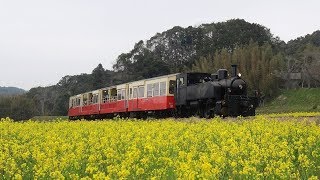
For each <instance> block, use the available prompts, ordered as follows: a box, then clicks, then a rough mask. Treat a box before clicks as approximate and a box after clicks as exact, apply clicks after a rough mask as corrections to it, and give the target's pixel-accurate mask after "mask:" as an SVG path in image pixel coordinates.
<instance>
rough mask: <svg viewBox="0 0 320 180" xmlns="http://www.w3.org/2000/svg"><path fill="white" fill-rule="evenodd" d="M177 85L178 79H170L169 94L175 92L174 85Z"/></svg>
mask: <svg viewBox="0 0 320 180" xmlns="http://www.w3.org/2000/svg"><path fill="white" fill-rule="evenodd" d="M175 86H176V81H174V80H170V81H169V94H174V87H175Z"/></svg>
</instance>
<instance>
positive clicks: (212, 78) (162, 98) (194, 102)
mask: <svg viewBox="0 0 320 180" xmlns="http://www.w3.org/2000/svg"><path fill="white" fill-rule="evenodd" d="M257 102H258V99H257V97H249V96H248V95H247V84H246V82H245V81H244V80H243V79H241V77H240V76H239V75H237V66H236V65H232V72H231V76H230V77H229V76H228V71H227V70H226V69H219V70H218V71H217V74H209V73H178V74H170V75H166V76H160V77H155V78H150V79H144V80H139V81H134V82H129V83H125V84H120V85H116V86H111V87H106V88H102V89H98V90H94V91H90V92H86V93H83V94H78V95H76V96H72V97H70V100H69V112H68V116H69V118H70V119H81V118H85V119H96V118H112V117H114V116H117V115H119V116H121V117H136V118H146V117H148V116H155V117H168V116H174V117H190V116H200V117H204V118H211V117H213V116H214V115H220V116H224V117H225V116H240V115H241V116H254V115H255V109H256V107H257V104H258V103H257Z"/></svg>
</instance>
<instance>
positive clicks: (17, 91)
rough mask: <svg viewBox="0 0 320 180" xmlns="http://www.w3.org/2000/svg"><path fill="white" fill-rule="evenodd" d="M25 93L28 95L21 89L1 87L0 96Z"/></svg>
mask: <svg viewBox="0 0 320 180" xmlns="http://www.w3.org/2000/svg"><path fill="white" fill-rule="evenodd" d="M24 93H26V91H25V90H23V89H21V88H17V87H1V86H0V95H18V94H24Z"/></svg>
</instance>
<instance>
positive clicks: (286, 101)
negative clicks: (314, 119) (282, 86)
mask: <svg viewBox="0 0 320 180" xmlns="http://www.w3.org/2000/svg"><path fill="white" fill-rule="evenodd" d="M281 112H320V88H310V89H302V88H301V89H295V90H283V91H282V92H281V94H280V95H279V96H278V97H276V98H275V99H273V100H272V101H271V102H269V103H266V104H265V106H263V107H259V108H258V109H257V114H265V113H281Z"/></svg>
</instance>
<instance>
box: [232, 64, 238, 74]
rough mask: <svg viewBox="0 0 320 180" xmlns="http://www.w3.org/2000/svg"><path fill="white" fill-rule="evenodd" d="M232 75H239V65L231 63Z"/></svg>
mask: <svg viewBox="0 0 320 180" xmlns="http://www.w3.org/2000/svg"><path fill="white" fill-rule="evenodd" d="M231 69H232V70H231V77H236V76H237V65H236V64H233V65H231Z"/></svg>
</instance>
